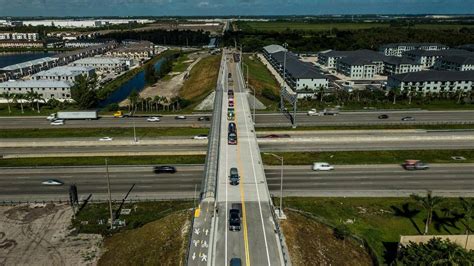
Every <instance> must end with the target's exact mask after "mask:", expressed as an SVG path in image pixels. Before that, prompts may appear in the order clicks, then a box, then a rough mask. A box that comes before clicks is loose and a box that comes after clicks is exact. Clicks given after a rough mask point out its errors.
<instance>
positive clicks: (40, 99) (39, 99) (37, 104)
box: [34, 92, 44, 114]
mask: <svg viewBox="0 0 474 266" xmlns="http://www.w3.org/2000/svg"><path fill="white" fill-rule="evenodd" d="M34 95H35V100H36V110H37V111H38V114H39V113H40V101H42V102H44V98H43V95H42V94H39V93H37V92H35V93H34Z"/></svg>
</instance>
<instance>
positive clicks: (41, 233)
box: [0, 204, 102, 265]
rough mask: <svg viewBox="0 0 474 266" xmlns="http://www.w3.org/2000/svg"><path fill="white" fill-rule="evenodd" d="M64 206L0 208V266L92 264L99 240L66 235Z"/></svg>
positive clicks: (68, 212) (67, 224)
mask: <svg viewBox="0 0 474 266" xmlns="http://www.w3.org/2000/svg"><path fill="white" fill-rule="evenodd" d="M71 216H72V210H71V208H70V207H69V206H67V205H53V204H47V205H44V204H30V205H22V206H15V207H4V206H2V207H0V265H96V264H97V258H98V257H99V253H100V247H101V243H102V237H101V236H100V235H92V234H79V235H70V232H71V231H70V229H69V227H70V225H71Z"/></svg>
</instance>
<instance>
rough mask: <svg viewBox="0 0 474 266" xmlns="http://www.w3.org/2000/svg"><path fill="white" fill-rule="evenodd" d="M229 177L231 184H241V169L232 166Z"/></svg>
mask: <svg viewBox="0 0 474 266" xmlns="http://www.w3.org/2000/svg"><path fill="white" fill-rule="evenodd" d="M229 179H230V184H231V185H233V186H235V185H238V184H239V179H240V177H239V170H237V168H235V167H232V168H230V171H229Z"/></svg>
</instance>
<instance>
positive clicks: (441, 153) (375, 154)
mask: <svg viewBox="0 0 474 266" xmlns="http://www.w3.org/2000/svg"><path fill="white" fill-rule="evenodd" d="M276 154H278V155H279V156H283V158H284V160H285V164H288V165H311V164H312V163H313V162H328V163H330V164H336V165H337V164H401V163H403V161H405V160H407V159H417V160H422V161H424V162H427V163H473V162H474V150H426V151H423V150H412V151H410V150H406V151H336V152H276ZM451 156H463V157H465V158H466V160H464V161H457V160H453V159H452V158H451ZM262 160H263V163H264V164H267V165H279V164H280V161H279V160H277V159H276V158H274V157H273V156H271V155H266V154H264V153H262Z"/></svg>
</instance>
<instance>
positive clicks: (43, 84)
mask: <svg viewBox="0 0 474 266" xmlns="http://www.w3.org/2000/svg"><path fill="white" fill-rule="evenodd" d="M71 86H72V85H71V83H69V82H66V81H57V80H13V81H7V82H2V83H0V88H70V87H71Z"/></svg>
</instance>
